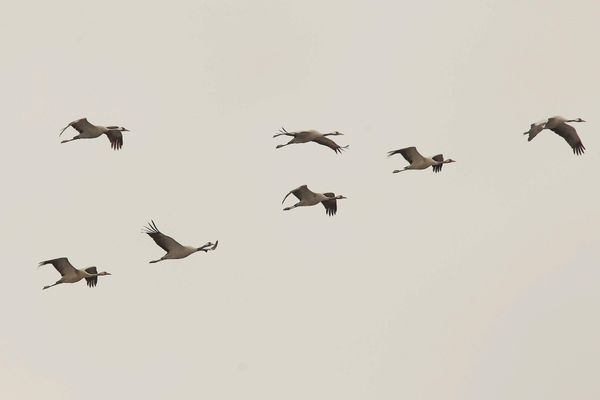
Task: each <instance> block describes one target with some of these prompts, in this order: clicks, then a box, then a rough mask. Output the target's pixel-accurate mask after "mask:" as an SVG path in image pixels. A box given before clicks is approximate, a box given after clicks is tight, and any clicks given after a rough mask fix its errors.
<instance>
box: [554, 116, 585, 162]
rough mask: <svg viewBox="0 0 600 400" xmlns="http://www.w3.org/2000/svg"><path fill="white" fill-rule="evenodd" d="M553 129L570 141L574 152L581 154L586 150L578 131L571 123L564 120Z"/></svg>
mask: <svg viewBox="0 0 600 400" xmlns="http://www.w3.org/2000/svg"><path fill="white" fill-rule="evenodd" d="M551 130H552V131H553V132H554V133H556V134H557V135H559V136H562V137H563V139H565V140H566V141H567V143H569V146H571V148H572V149H573V153H575V154H577V155H581V154H583V153H584V152H585V147H584V146H583V143H581V139H580V138H579V135H578V134H577V131H576V130H575V128H573V127H572V126H571V125H569V124H566V123H564V122H563V123H562V124H559V125H557V126H556V127H554V128H552V129H551Z"/></svg>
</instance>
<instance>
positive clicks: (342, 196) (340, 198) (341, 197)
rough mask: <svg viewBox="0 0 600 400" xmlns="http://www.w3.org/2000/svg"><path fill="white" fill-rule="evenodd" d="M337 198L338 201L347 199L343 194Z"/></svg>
mask: <svg viewBox="0 0 600 400" xmlns="http://www.w3.org/2000/svg"><path fill="white" fill-rule="evenodd" d="M335 198H336V199H338V200H342V199H347V197H346V196H344V195H341V194H338V195H337V196H335Z"/></svg>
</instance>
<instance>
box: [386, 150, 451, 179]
mask: <svg viewBox="0 0 600 400" xmlns="http://www.w3.org/2000/svg"><path fill="white" fill-rule="evenodd" d="M394 154H401V155H402V157H404V159H405V160H406V161H408V162H409V163H410V165H407V166H406V167H404V168H403V169H396V170H394V171H392V172H393V173H394V174H397V173H398V172H402V171H408V170H410V169H426V168H429V167H431V169H433V172H435V173H437V172H440V171H441V170H442V166H443V165H444V164H448V163H453V162H456V161H454V160H453V159H451V158H448V159H444V156H443V155H442V154H437V155H435V156H433V157H423V156H422V155H421V154H420V153H419V152H418V151H417V148H416V147H414V146H413V147H406V148H404V149H400V150H392V151H389V152H388V157H390V156H393V155H394Z"/></svg>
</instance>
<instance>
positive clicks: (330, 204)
mask: <svg viewBox="0 0 600 400" xmlns="http://www.w3.org/2000/svg"><path fill="white" fill-rule="evenodd" d="M323 195H324V196H327V197H335V194H334V193H331V192H329V193H323ZM321 203H322V204H323V206H324V207H325V212H326V213H327V215H329V216H330V217H332V216H334V215H335V213H336V212H337V200H336V199H335V198H332V199H331V200H324V201H322V202H321Z"/></svg>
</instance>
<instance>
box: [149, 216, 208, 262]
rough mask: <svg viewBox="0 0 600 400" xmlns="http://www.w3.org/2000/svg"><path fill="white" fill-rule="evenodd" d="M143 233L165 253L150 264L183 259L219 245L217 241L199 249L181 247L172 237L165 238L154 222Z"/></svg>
mask: <svg viewBox="0 0 600 400" xmlns="http://www.w3.org/2000/svg"><path fill="white" fill-rule="evenodd" d="M144 233H146V234H148V236H150V237H151V238H152V240H154V242H155V243H156V244H157V245H158V246H160V247H161V248H162V249H163V250H164V251H166V252H167V254H165V255H164V256H162V257H161V258H159V259H158V260H153V261H150V263H151V264H153V263H157V262H159V261H163V260H175V259H179V258H185V257H187V256H189V255H191V254H194V253H196V252H198V251H204V252H208V251H209V250H214V249H216V248H217V245H218V244H219V241H218V240H217V241H216V242H215V243H214V244H213V243H212V242H208V243H206V244H205V245H203V246H201V247H192V246H183V245H181V244H180V243H179V242H177V241H176V240H175V239H173V238H172V237H170V236H167V235H165V234H163V233H162V232H161V231H159V230H158V228H157V226H156V224H155V223H154V221H150V223H149V224H148V226H147V227H146V231H145V232H144Z"/></svg>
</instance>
